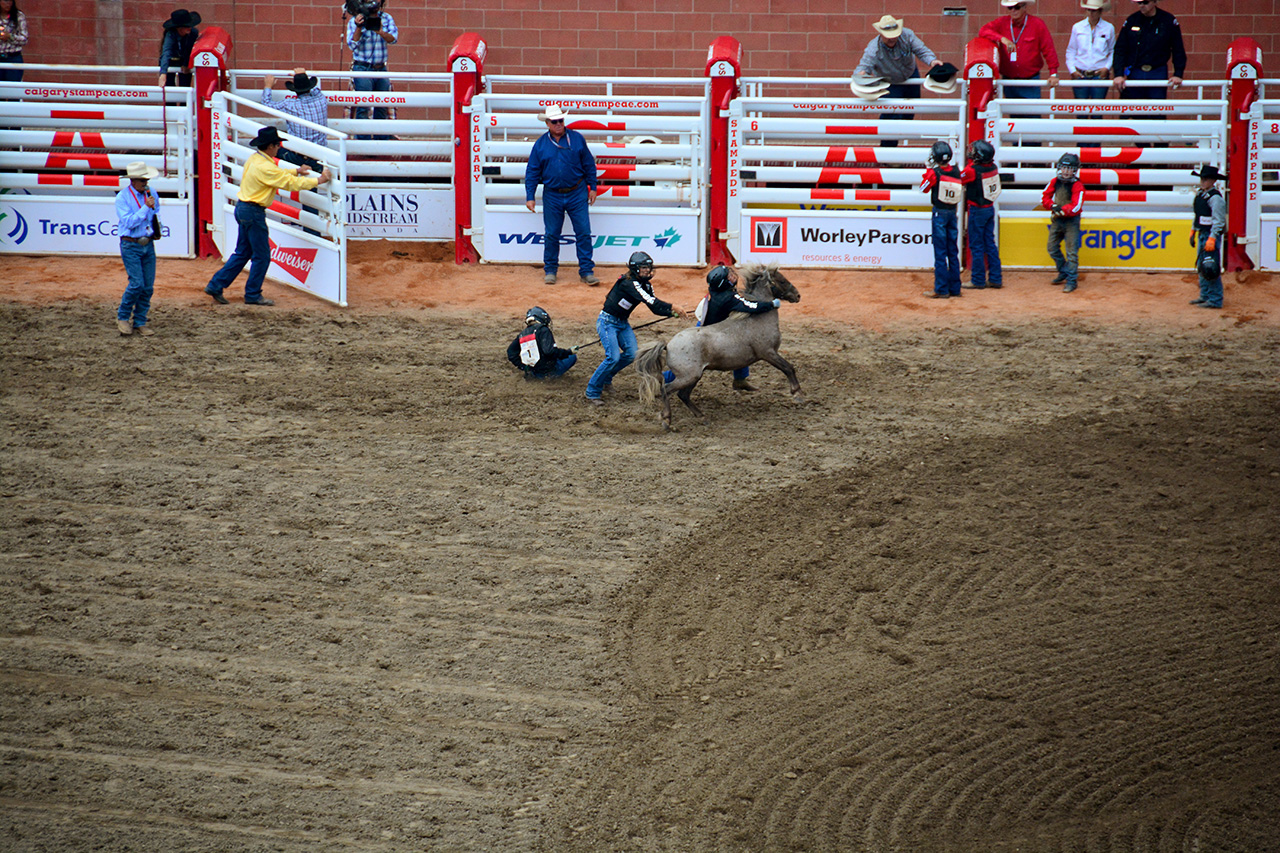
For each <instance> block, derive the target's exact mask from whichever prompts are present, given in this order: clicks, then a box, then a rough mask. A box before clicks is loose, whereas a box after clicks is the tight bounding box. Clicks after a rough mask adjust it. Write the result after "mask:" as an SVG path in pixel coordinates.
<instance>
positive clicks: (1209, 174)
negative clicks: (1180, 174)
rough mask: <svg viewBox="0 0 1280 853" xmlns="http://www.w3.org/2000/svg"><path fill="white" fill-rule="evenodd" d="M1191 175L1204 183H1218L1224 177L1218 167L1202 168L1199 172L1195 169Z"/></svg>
mask: <svg viewBox="0 0 1280 853" xmlns="http://www.w3.org/2000/svg"><path fill="white" fill-rule="evenodd" d="M1191 174H1193V175H1195V176H1196V177H1197V178H1199V179H1200V180H1202V181H1217V180H1220V179H1221V178H1222V177H1223V176H1222V173H1221V172H1219V171H1218V167H1217V166H1201V167H1200V171H1198V172H1197V171H1195V170H1194V169H1193V170H1192V171H1191Z"/></svg>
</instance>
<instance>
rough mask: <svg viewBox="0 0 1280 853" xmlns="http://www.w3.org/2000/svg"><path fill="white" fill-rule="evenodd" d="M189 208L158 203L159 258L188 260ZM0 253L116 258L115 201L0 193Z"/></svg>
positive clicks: (171, 202)
mask: <svg viewBox="0 0 1280 853" xmlns="http://www.w3.org/2000/svg"><path fill="white" fill-rule="evenodd" d="M191 235H192V226H191V206H190V205H189V204H188V203H187V202H185V201H179V200H177V199H164V198H162V199H160V239H159V240H157V241H156V254H157V255H158V256H160V257H163V258H190V257H192V256H193V254H194V253H193V252H192V246H191V239H192V236H191ZM0 252H21V253H25V254H38V255H118V254H120V221H119V220H118V219H117V218H116V208H115V199H114V198H105V197H104V198H85V197H84V196H79V197H74V198H71V197H69V198H67V199H65V200H64V199H51V198H35V197H32V196H30V195H25V194H19V193H5V194H4V195H0Z"/></svg>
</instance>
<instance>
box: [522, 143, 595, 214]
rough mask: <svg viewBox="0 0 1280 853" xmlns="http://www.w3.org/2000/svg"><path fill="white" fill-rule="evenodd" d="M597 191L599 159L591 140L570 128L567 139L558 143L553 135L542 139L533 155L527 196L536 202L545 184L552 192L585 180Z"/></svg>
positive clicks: (527, 175)
mask: <svg viewBox="0 0 1280 853" xmlns="http://www.w3.org/2000/svg"><path fill="white" fill-rule="evenodd" d="M584 180H585V181H586V182H587V187H588V188H590V189H593V190H594V189H595V188H596V158H595V157H593V156H591V150H590V149H589V148H587V140H586V139H584V138H583V137H582V134H581V133H578V131H576V130H568V129H566V130H565V132H564V139H563V141H561V142H556V141H555V140H553V139H552V138H551V134H550V132H548V133H544V134H542V136H540V137H538V141H537V142H535V143H533V151H531V152H530V153H529V166H528V168H526V169H525V172H524V194H525V198H526V200H528V201H533V197H534V195H535V194H536V193H537V192H538V184H539V183H541V184H543V185H544V186H546V188H547V189H551V190H567V189H572V188H573V187H576V186H577V185H578V184H580V183H582V182H583V181H584Z"/></svg>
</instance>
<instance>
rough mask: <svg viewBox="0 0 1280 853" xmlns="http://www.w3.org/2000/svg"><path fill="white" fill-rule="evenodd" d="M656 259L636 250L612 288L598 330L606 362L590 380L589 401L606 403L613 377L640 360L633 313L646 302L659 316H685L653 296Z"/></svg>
mask: <svg viewBox="0 0 1280 853" xmlns="http://www.w3.org/2000/svg"><path fill="white" fill-rule="evenodd" d="M652 279H653V258H651V257H649V255H648V253H646V252H633V253H632V255H631V259H630V260H628V261H627V271H626V273H624V274H623V275H622V276H620V277H619V278H618V281H617V282H616V283H615V284H614V285H613V287H611V288H610V289H609V295H608V296H606V297H605V298H604V310H602V311H601V312H600V316H599V317H598V318H597V319H596V333H597V334H598V335H600V345H601V346H602V347H604V361H602V362H600V366H599V367H597V368H596V371H595V373H593V374H591V379H590V380H588V381H587V391H586V397H587V402H588V403H590V404H591V405H593V406H603V405H604V400H603V399H602V395H603V394H604V391H605V389H606V388H610V387H612V383H613V377H614V376H615V375H616V374H617V373H618V371H620V370H622V368H624V367H626V366H627V365H628V364H630V363H631V362H633V361H635V359H636V333H635V331H633V330H632V328H631V312H632V311H634V310H635V309H636V306H637V305H639V304H640V303H641V302H643V303H644V304H645V305H648V306H649V310H650V311H652V312H653V313H654V314H657V315H658V316H659V317H683V316H684V312H682V311H680V309H678V308H676V307H675V306H674V305H672V304H671V303H669V302H663V301H662V300H661V299H659V298H658V297H656V296H654V295H653V285H652V284H651V283H650V282H651V280H652Z"/></svg>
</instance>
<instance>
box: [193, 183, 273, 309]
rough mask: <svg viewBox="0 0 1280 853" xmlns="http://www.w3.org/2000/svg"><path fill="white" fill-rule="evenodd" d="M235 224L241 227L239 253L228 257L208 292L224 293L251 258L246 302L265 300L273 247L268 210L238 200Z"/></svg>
mask: <svg viewBox="0 0 1280 853" xmlns="http://www.w3.org/2000/svg"><path fill="white" fill-rule="evenodd" d="M236 224H237V225H239V226H240V235H239V236H238V237H237V238H236V250H235V251H234V252H232V253H231V257H229V258H227V262H226V263H225V264H223V265H222V269H220V270H218V271H217V272H216V273H214V274H213V278H211V279H209V285H208V286H207V287H206V288H205V290H206V291H208V292H210V293H213V292H217V293H221V292H222V291H223V290H225V289H226V287H227V286H228V285H230V284H231V282H233V281H235V278H236V276H238V275H240V270H242V269H244V265H245V264H247V263H249V261H250V259H252V260H253V266H251V267H249V280H248V281H246V282H245V283H244V301H245V302H257V301H258V300H259V299H261V298H262V282H263V280H264V279H266V277H267V267H269V266H271V244H270V243H268V242H267V211H266V209H265V208H263V207H262V206H261V205H257V204H254V203H253V202H249V201H237V202H236Z"/></svg>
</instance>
